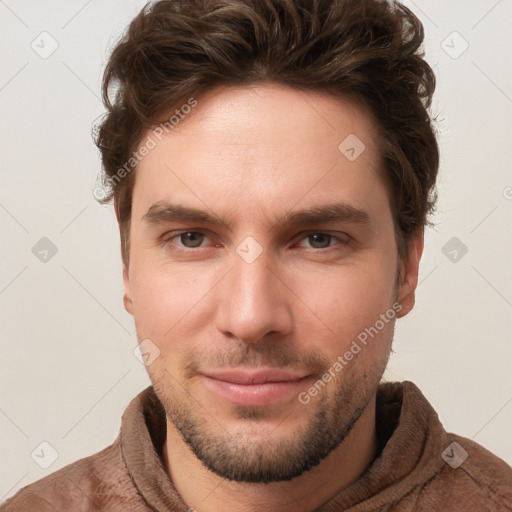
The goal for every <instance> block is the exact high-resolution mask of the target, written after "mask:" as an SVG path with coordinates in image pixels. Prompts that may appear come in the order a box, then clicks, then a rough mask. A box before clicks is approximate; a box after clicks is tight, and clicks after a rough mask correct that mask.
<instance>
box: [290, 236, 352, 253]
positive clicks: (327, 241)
mask: <svg viewBox="0 0 512 512" xmlns="http://www.w3.org/2000/svg"><path fill="white" fill-rule="evenodd" d="M303 240H307V241H308V242H309V243H310V244H311V246H312V248H313V249H319V250H321V249H329V248H331V247H332V245H331V242H332V241H338V242H339V243H340V244H341V245H347V244H348V243H349V240H348V237H346V238H345V239H342V238H340V237H337V236H334V235H331V234H329V233H321V232H316V233H309V234H307V235H306V236H305V237H303V238H302V240H301V242H302V241H303ZM299 246H301V244H300V243H299ZM302 247H304V246H302Z"/></svg>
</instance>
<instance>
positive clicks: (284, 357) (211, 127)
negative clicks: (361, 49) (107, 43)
mask: <svg viewBox="0 0 512 512" xmlns="http://www.w3.org/2000/svg"><path fill="white" fill-rule="evenodd" d="M196 99H197V101H198V103H197V106H195V107H194V108H193V110H192V112H191V113H190V114H189V116H188V118H185V119H184V120H183V121H181V123H180V124H178V125H176V127H175V128H174V129H173V130H172V131H171V132H170V133H169V134H167V135H165V137H163V140H162V141H161V142H158V139H157V138H156V137H154V136H153V138H154V139H155V140H156V141H157V142H158V144H157V146H156V147H155V148H153V149H151V150H150V151H149V154H148V155H147V156H146V157H145V158H144V159H143V160H142V161H141V163H140V164H139V168H138V169H137V177H136V184H135V188H134V194H133V210H132V223H131V231H130V237H131V247H130V265H129V269H126V268H125V272H124V280H125V299H127V298H131V299H132V300H133V304H132V303H130V302H128V301H125V304H126V307H127V309H128V311H129V312H130V313H131V314H133V315H134V318H135V323H136V328H137V335H138V339H139V341H140V342H142V341H143V340H146V341H144V343H145V347H146V348H147V347H149V352H150V354H151V353H153V354H156V353H157V352H158V350H159V355H158V357H156V358H155V359H154V361H153V362H151V364H150V365H148V367H147V368H148V372H149V375H150V378H151V380H152V383H153V385H154V389H155V391H156V393H157V395H158V397H159V399H160V400H161V402H162V404H163V405H164V407H165V410H166V413H167V420H168V429H171V430H174V431H175V432H179V433H180V435H181V436H182V439H183V440H184V441H185V442H186V443H187V446H188V447H189V448H190V449H191V450H192V451H193V453H195V455H196V456H197V457H198V458H199V459H200V460H201V461H202V462H203V463H204V464H205V465H206V467H208V468H209V469H210V470H212V471H214V472H215V473H217V474H218V475H220V476H222V477H224V478H229V479H234V480H238V481H252V482H264V481H277V480H283V479H289V478H292V477H294V476H297V475H299V474H301V473H303V472H304V471H306V470H307V469H309V468H311V467H313V466H314V465H316V464H318V463H319V462H320V461H321V460H322V459H323V458H324V457H325V456H326V455H328V454H329V453H330V452H331V451H332V450H333V449H334V448H336V447H337V446H338V445H339V444H340V443H341V442H342V441H343V439H344V438H345V437H346V435H347V434H348V433H349V432H350V429H351V428H352V426H353V424H354V423H355V422H356V421H357V419H358V418H359V417H360V415H361V414H362V413H363V411H364V410H365V409H366V408H367V406H368V405H369V404H370V403H372V400H373V398H374V396H375V392H376V389H377V386H378V384H379V381H380V379H381V376H382V373H383V371H384V369H385V366H386V363H387V359H388V355H389V351H390V346H391V340H392V335H393V327H394V319H395V316H403V315H404V314H406V313H407V312H408V310H409V309H410V307H412V304H410V306H398V307H397V302H396V301H397V300H398V301H401V300H402V299H403V297H404V296H409V298H410V296H411V293H412V292H411V289H410V287H409V288H408V287H407V286H406V285H401V284H399V283H397V267H398V259H397V250H396V242H395V235H394V229H393V219H392V214H391V210H390V203H389V198H388V195H387V192H386V188H385V186H384V183H383V181H382V178H381V177H380V174H379V171H378V167H379V165H380V163H379V157H378V152H377V148H376V145H375V144H376V142H375V141H376V135H375V127H374V126H373V124H372V120H371V118H370V117H369V116H368V115H367V114H366V113H365V112H364V111H363V110H361V109H360V108H359V107H358V106H357V105H355V104H354V103H352V102H350V101H348V100H340V99H335V98H332V97H329V96H326V95H322V94H319V93H312V92H310V93H304V92H298V91H295V90H292V89H290V88H287V87H285V86H277V85H270V84H267V85H264V86H258V87H245V88H244V87H240V88H228V89H216V90H215V91H212V92H211V93H209V94H207V95H205V96H202V97H198V98H196ZM147 135H151V132H148V133H147ZM354 135H355V136H356V137H357V139H355V138H354ZM347 137H349V139H347V141H346V142H345V143H344V144H342V146H341V149H339V146H340V144H341V143H342V142H343V141H344V140H345V139H346V138H347ZM144 140H145V139H144ZM361 143H362V144H364V151H362V152H361V150H362V149H363V146H362V144H361ZM169 204H172V205H175V206H178V205H179V206H181V207H183V208H193V209H196V210H201V211H203V212H204V213H205V214H206V215H208V216H210V217H211V218H212V219H213V221H214V222H210V221H209V220H208V219H206V218H205V219H191V218H188V219H187V218H182V216H180V215H175V214H176V212H177V209H174V210H173V211H172V212H170V213H169V214H168V215H167V216H165V215H163V214H162V210H164V209H165V208H166V206H168V205H169ZM155 205H156V206H155ZM328 206H329V207H331V209H330V211H328V210H323V209H326V208H327V207H328ZM303 210H310V211H309V214H308V215H300V216H297V215H295V214H296V213H297V212H299V211H303ZM148 212H149V214H148ZM311 213H318V214H320V215H318V216H317V218H312V215H310V214H311ZM328 213H336V215H331V216H328V215H327V214H328ZM146 214H148V215H146ZM206 215H205V216H206ZM409 303H410V301H409V302H408V304H409ZM393 305H394V307H393ZM400 309H401V311H400V313H399V314H396V313H397V311H399V310H400ZM381 315H383V316H381ZM384 317H385V320H386V321H384V320H383V318H384ZM365 330H366V331H365ZM363 332H366V338H367V340H366V343H362V342H361V340H362V339H364V335H363V336H361V333H363ZM369 332H371V336H370V335H369V334H368V333H369ZM358 336H359V338H358ZM147 340H150V341H147ZM354 340H356V344H357V346H358V347H359V350H357V348H355V345H354ZM357 340H359V341H357ZM155 346H156V347H157V349H158V350H157V349H156V348H155ZM347 351H348V352H351V353H352V355H353V357H350V356H345V354H346V353H347ZM150 357H152V356H150ZM340 357H341V359H340ZM336 362H338V364H336ZM326 375H330V378H329V377H327V376H326ZM322 379H323V380H322ZM320 381H321V382H320ZM312 389H316V392H315V391H314V390H313V391H312ZM171 449H172V447H171Z"/></svg>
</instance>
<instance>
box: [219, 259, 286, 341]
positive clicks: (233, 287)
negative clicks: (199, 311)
mask: <svg viewBox="0 0 512 512" xmlns="http://www.w3.org/2000/svg"><path fill="white" fill-rule="evenodd" d="M269 260H270V259H269V258H267V257H266V256H265V252H264V253H263V254H261V255H260V256H259V257H258V258H257V259H256V261H254V262H252V263H248V262H246V261H244V260H243V259H242V258H241V257H239V256H238V254H236V253H235V254H234V258H233V267H232V268H231V270H230V271H229V272H228V273H227V275H226V277H225V278H224V279H223V284H224V286H222V288H221V292H220V296H219V297H218V300H219V302H218V307H217V316H216V322H217V328H218V329H219V331H220V332H222V333H223V334H224V335H226V336H229V337H231V338H236V339H238V340H240V341H243V342H245V343H257V342H258V341H259V340H261V339H263V338H264V337H265V336H267V335H270V334H274V335H276V336H278V335H281V336H283V335H286V334H289V333H290V332H291V331H292V329H293V317H292V311H291V303H292V299H293V294H292V293H291V292H290V290H289V289H288V288H287V287H286V286H285V284H283V282H282V280H281V279H280V278H278V277H277V275H278V269H274V268H273V266H271V262H270V261H269ZM276 274H277V275H276Z"/></svg>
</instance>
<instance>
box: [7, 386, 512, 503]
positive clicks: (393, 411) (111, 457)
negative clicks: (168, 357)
mask: <svg viewBox="0 0 512 512" xmlns="http://www.w3.org/2000/svg"><path fill="white" fill-rule="evenodd" d="M377 397H378V398H377V432H378V436H379V441H380V449H379V453H378V455H377V457H376V458H375V460H374V461H373V463H372V464H371V465H370V467H369V468H368V469H367V470H366V472H365V473H364V474H363V475H362V476H361V477H360V478H359V479H358V480H357V481H355V482H354V483H353V484H351V485H350V486H349V487H347V488H345V489H344V490H342V491H341V492H340V493H339V494H337V495H336V496H334V497H333V498H332V499H330V500H329V501H328V502H327V503H325V504H324V505H322V506H321V507H320V508H318V509H317V511H316V512H335V511H336V512H339V511H346V512H369V511H372V512H391V511H396V512H405V511H411V512H412V511H415V512H422V511H425V512H427V511H428V512H433V511H438V510H440V511H443V512H448V511H450V512H451V511H454V512H455V511H456V512H458V511H460V512H469V511H471V512H472V511H489V512H490V511H493V512H494V511H500V512H501V511H508V512H510V511H512V468H511V467H510V466H509V465H507V464H506V463H505V462H504V461H502V460H501V459H499V458H498V457H496V456H495V455H493V454H492V453H490V452H489V451H487V450H486V449H484V448H483V447H481V446H480V445H478V444H477V443H475V442H473V441H471V440H469V439H466V438H463V437H459V436H456V435H454V434H449V433H447V432H446V431H445V430H444V428H443V426H442V424H441V423H440V421H439V419H438V416H437V414H436V412H435V411H434V410H433V408H432V406H431V405H430V404H429V402H428V401H427V400H426V398H425V397H424V396H423V394H422V393H421V392H420V390H419V389H418V388H417V387H416V386H415V385H414V384H413V383H412V382H408V381H405V382H403V383H384V384H381V386H380V388H379V392H378V395H377ZM165 437H166V424H165V413H164V409H163V407H162V404H161V403H160V401H159V400H158V398H157V397H156V395H155V393H154V391H153V388H152V387H151V386H149V387H148V388H146V389H145V390H144V391H142V392H141V393H140V394H139V395H138V396H136V397H135V398H134V399H133V400H132V401H131V403H130V404H129V406H128V407H127V409H126V411H125V412H124V414H123V418H122V423H121V428H120V432H119V436H118V437H117V439H116V440H115V441H114V443H113V444H112V445H111V446H109V447H108V448H105V449H104V450H102V451H100V452H98V453H96V454H94V455H91V456H89V457H86V458H84V459H81V460H78V461H76V462H74V463H72V464H69V465H68V466H65V467H63V468H61V469H60V470H58V471H56V472H54V473H52V474H50V475H48V476H46V477H45V478H42V479H41V480H38V481H37V482H35V483H32V484H30V485H27V486H25V487H23V488H22V489H20V490H19V491H18V492H17V493H16V494H15V495H14V496H13V497H11V498H9V499H8V500H7V501H6V502H5V503H4V504H3V505H2V506H0V511H1V512H21V511H23V512H28V511H37V512H49V511H59V512H61V511H66V512H69V511H71V512H75V511H84V512H85V511H101V512H107V511H108V512H114V511H115V512H118V511H119V512H147V511H173V512H188V511H189V510H191V509H189V507H188V505H187V504H186V503H185V502H184V501H183V500H182V498H181V496H180V495H179V494H178V493H177V491H176V489H175V488H174V486H173V483H172V481H171V480H170V478H169V476H168V474H167V472H166V470H165V466H164V463H163V459H162V448H163V445H164V441H165ZM452 443H457V444H453V445H452ZM298 507H299V508H300V506H299V505H298ZM301 510H302V509H301ZM198 512H201V511H198Z"/></svg>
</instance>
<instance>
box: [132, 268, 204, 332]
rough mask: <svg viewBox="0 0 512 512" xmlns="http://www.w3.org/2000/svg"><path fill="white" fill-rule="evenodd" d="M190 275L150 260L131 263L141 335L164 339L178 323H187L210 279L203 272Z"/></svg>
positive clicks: (174, 329)
mask: <svg viewBox="0 0 512 512" xmlns="http://www.w3.org/2000/svg"><path fill="white" fill-rule="evenodd" d="M189 274H191V272H183V271H181V270H180V269H177V268H174V269H171V268H170V267H167V268H166V267H165V266H159V267H157V266H155V265H152V264H151V263H150V262H143V261H141V262H134V272H133V276H134V278H133V280H132V281H131V289H132V293H133V297H134V298H135V302H136V306H135V310H134V312H135V315H134V316H135V318H136V321H137V330H138V331H140V334H141V335H144V336H146V337H149V338H151V336H153V337H155V339H158V340H162V341H163V340H164V339H167V338H168V337H172V336H173V333H174V332H176V331H177V330H179V329H180V324H182V323H183V324H187V321H186V319H187V315H190V314H191V312H192V310H193V309H194V308H195V307H199V306H200V303H201V299H202V298H203V301H204V298H206V297H204V296H205V293H206V292H207V291H208V284H209V282H210V280H209V279H208V278H207V276H206V275H204V273H203V274H201V273H200V272H199V273H198V272H197V271H196V272H194V275H193V276H192V275H189ZM196 305H197V306H196Z"/></svg>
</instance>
